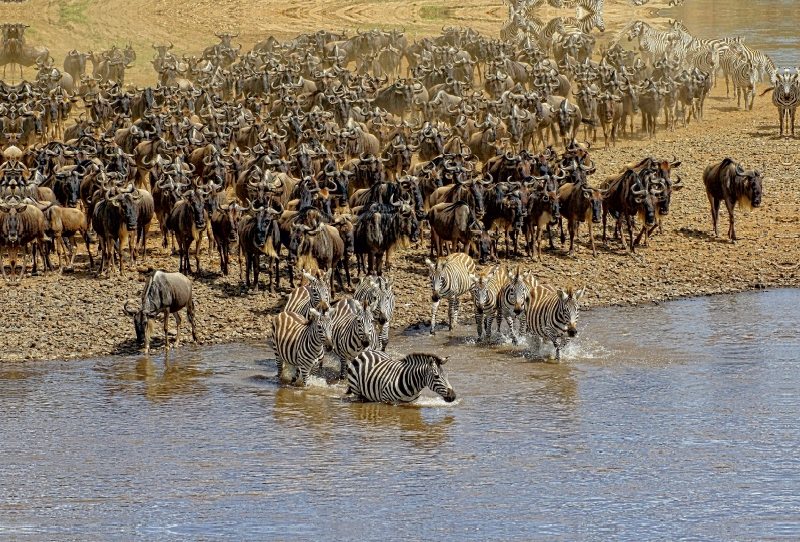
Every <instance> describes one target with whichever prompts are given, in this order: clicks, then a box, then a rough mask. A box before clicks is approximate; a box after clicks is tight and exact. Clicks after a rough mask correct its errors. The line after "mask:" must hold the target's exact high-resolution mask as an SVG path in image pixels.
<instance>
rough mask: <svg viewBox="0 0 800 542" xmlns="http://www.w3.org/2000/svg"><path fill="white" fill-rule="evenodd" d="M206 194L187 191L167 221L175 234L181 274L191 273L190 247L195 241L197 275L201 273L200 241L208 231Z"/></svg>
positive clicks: (199, 190)
mask: <svg viewBox="0 0 800 542" xmlns="http://www.w3.org/2000/svg"><path fill="white" fill-rule="evenodd" d="M206 196H207V194H206V193H204V192H203V191H202V189H200V188H197V189H194V190H187V191H186V192H184V193H183V194H182V196H181V200H180V201H178V202H177V203H176V204H175V206H174V207H173V208H172V212H171V213H170V214H169V219H168V220H167V227H168V228H169V229H170V231H172V232H173V233H174V234H175V240H176V241H177V242H178V252H179V253H180V272H181V273H184V272H185V273H191V272H192V265H191V263H189V247H191V245H192V241H194V259H195V263H196V264H197V273H198V274H199V273H200V241H201V240H202V236H203V233H204V232H205V231H206V224H207V223H208V212H207V211H206V206H205V197H206Z"/></svg>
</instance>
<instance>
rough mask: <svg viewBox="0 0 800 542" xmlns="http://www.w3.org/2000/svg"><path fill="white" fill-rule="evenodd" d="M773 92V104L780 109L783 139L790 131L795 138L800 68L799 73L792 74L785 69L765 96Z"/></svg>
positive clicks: (799, 100) (779, 117)
mask: <svg viewBox="0 0 800 542" xmlns="http://www.w3.org/2000/svg"><path fill="white" fill-rule="evenodd" d="M770 90H771V91H772V103H773V104H774V105H775V107H777V108H778V119H779V121H780V126H781V137H783V135H784V134H785V133H786V132H788V131H789V127H790V126H791V134H792V137H794V115H795V111H796V110H797V106H798V105H800V68H798V73H792V72H790V71H789V69H788V68H784V69H783V72H782V73H779V74H777V75H776V76H775V84H774V85H773V86H772V87H770V88H768V89H767V90H765V91H764V92H763V93H762V94H761V95H762V96H763V95H764V94H766V93H767V92H769V91H770ZM787 135H788V134H787Z"/></svg>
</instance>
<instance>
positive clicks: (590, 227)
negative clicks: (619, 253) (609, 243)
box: [587, 220, 597, 258]
mask: <svg viewBox="0 0 800 542" xmlns="http://www.w3.org/2000/svg"><path fill="white" fill-rule="evenodd" d="M587 224H588V227H589V240H590V241H591V242H592V256H594V257H595V258H597V249H596V248H595V246H594V233H592V221H591V220H589V221H588V222H587Z"/></svg>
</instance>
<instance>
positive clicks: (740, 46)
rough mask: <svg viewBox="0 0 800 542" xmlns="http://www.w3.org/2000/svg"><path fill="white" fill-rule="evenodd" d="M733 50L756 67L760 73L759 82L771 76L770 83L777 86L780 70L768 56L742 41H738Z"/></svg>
mask: <svg viewBox="0 0 800 542" xmlns="http://www.w3.org/2000/svg"><path fill="white" fill-rule="evenodd" d="M732 48H733V49H734V51H735V52H736V53H738V54H739V55H740V56H742V57H744V58H745V59H746V60H748V61H749V62H750V63H751V64H752V65H753V66H754V67H755V69H756V71H757V73H758V80H759V81H762V80H763V79H764V76H769V81H770V83H772V84H775V78H776V77H777V75H778V69H777V68H776V67H775V63H774V62H772V59H771V58H770V57H769V56H768V55H766V54H764V53H762V52H761V51H759V50H758V49H753V48H751V47H749V46H748V45H747V44H746V43H744V42H743V41H742V40H738V41H736V42H735V43H734V45H733V46H732Z"/></svg>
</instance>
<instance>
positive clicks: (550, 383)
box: [0, 290, 800, 540]
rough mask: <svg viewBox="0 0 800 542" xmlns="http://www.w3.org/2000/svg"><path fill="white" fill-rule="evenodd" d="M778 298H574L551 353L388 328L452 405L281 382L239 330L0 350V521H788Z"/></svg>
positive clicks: (792, 452)
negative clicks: (39, 353) (209, 340)
mask: <svg viewBox="0 0 800 542" xmlns="http://www.w3.org/2000/svg"><path fill="white" fill-rule="evenodd" d="M798 307H800V291H797V290H784V291H770V292H764V293H743V294H738V295H731V296H719V297H705V298H698V299H691V300H684V301H676V302H670V303H666V304H662V305H659V306H647V307H638V308H613V309H600V310H592V311H589V312H586V313H582V314H581V321H580V334H579V337H578V339H577V340H576V342H575V343H574V344H572V345H570V347H569V348H568V349H567V351H566V354H565V359H564V360H563V361H562V362H561V363H554V362H552V361H549V360H544V361H543V360H542V359H541V358H542V357H544V358H548V357H549V355H550V352H549V351H545V352H544V353H543V355H541V354H539V353H536V352H533V351H531V350H530V348H527V349H526V348H522V349H517V348H514V347H511V346H507V345H504V344H503V345H499V346H495V347H492V348H479V347H477V346H476V345H474V344H473V343H472V341H471V340H470V339H469V335H470V334H471V332H472V328H471V327H469V328H467V327H466V326H465V327H462V328H461V329H460V330H459V332H458V333H456V334H455V335H454V336H452V337H451V336H449V335H448V334H447V333H441V334H440V335H438V336H437V337H435V338H429V337H428V336H427V335H426V334H423V335H413V336H398V337H395V338H394V339H393V340H392V343H391V344H390V350H391V351H393V352H395V353H397V352H409V351H428V352H439V353H447V354H449V355H450V356H451V361H450V362H449V364H448V368H449V375H450V382H451V384H452V385H453V387H454V389H455V390H456V391H457V393H458V396H459V398H458V399H457V400H456V402H455V403H452V404H446V403H444V401H442V400H441V399H440V398H438V397H437V396H431V395H427V396H424V397H423V398H422V399H420V400H419V402H418V403H417V404H414V405H412V406H406V407H396V406H388V405H375V404H352V403H347V402H343V401H341V400H340V396H341V394H342V392H343V387H342V386H341V385H334V386H328V385H326V384H325V381H324V380H323V379H320V378H314V379H313V380H312V385H311V386H310V387H309V388H308V389H303V390H300V389H293V388H287V387H282V386H280V385H278V383H277V381H276V379H275V377H274V375H275V365H274V361H273V360H272V356H271V353H270V351H269V349H268V348H266V347H265V346H259V345H227V346H216V347H207V348H204V347H192V346H184V347H182V348H181V349H179V350H178V351H177V352H174V353H173V355H172V357H171V358H170V360H169V364H168V365H167V366H166V367H165V365H164V362H163V358H162V357H155V358H153V359H138V358H130V357H116V358H112V359H99V360H89V361H84V362H70V363H59V362H52V363H50V362H46V363H31V364H24V365H23V364H6V365H2V366H0V419H2V420H3V429H2V439H0V477H2V480H3V483H2V485H0V536H3V535H4V534H5V535H10V536H12V537H13V538H14V539H18V540H42V539H59V540H73V539H74V540H110V539H129V538H131V537H134V536H140V537H145V538H161V537H169V538H178V539H181V538H183V539H189V540H203V539H208V538H230V539H285V540H301V539H302V540H350V539H354V538H358V539H362V540H380V539H396V540H405V539H408V540H419V539H431V538H434V537H436V538H440V539H444V540H488V539H495V540H497V539H510V538H517V539H519V538H547V539H585V540H588V539H603V540H606V539H608V538H620V539H641V534H642V533H648V535H649V536H661V537H664V538H667V539H676V538H679V537H694V538H699V539H707V540H711V539H719V540H732V539H750V538H754V537H755V538H762V537H780V536H787V537H790V538H795V539H796V538H798V537H800V492H798V491H797V488H798V487H800V459H798V455H797V453H796V450H797V449H798V448H800V436H799V435H798V431H797V420H798V419H800V408H799V407H798V401H797V397H798V394H799V392H800V370H798V369H799V368H798V346H800V344H799V343H800V337H799V336H798V334H797V330H798V325H800V310H799V309H798ZM131 332H132V330H131Z"/></svg>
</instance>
